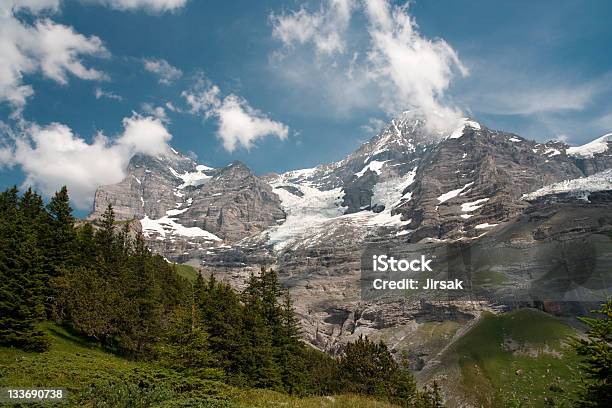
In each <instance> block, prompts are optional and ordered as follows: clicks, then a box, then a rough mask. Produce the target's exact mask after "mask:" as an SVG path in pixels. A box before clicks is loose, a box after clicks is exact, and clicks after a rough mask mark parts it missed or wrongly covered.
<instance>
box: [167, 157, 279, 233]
mask: <svg viewBox="0 0 612 408" xmlns="http://www.w3.org/2000/svg"><path fill="white" fill-rule="evenodd" d="M195 192H197V194H191V195H192V196H193V202H192V204H191V206H190V207H189V209H188V210H187V211H185V212H184V213H182V214H180V215H179V218H178V219H179V222H181V224H183V225H185V226H187V227H201V228H202V229H204V230H206V231H209V232H212V233H213V234H215V235H217V236H219V237H221V238H223V239H225V240H227V241H230V242H233V241H237V240H240V239H242V238H244V237H248V236H250V235H254V234H256V233H258V232H261V231H263V230H264V229H266V228H267V227H269V226H271V225H276V224H277V223H278V222H279V221H281V220H284V218H285V213H284V212H283V210H282V209H281V207H280V200H279V198H278V196H277V195H276V194H275V193H274V192H273V191H272V188H271V187H270V185H269V184H267V183H265V182H264V181H262V180H260V179H259V178H258V177H256V176H255V175H253V173H251V171H250V170H249V169H248V168H247V167H246V166H245V165H244V164H242V163H240V162H235V163H232V164H231V165H230V166H228V167H225V168H223V169H220V170H219V171H218V172H217V174H215V175H214V176H213V177H212V178H211V179H210V180H208V181H207V182H206V183H204V184H203V185H201V186H200V187H197V188H196V189H195V190H194V193H195Z"/></svg>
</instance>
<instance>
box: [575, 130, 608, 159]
mask: <svg viewBox="0 0 612 408" xmlns="http://www.w3.org/2000/svg"><path fill="white" fill-rule="evenodd" d="M609 142H612V133H608V134H605V135H603V136H602V137H600V138H597V139H595V140H593V141H592V142H590V143H587V144H585V145H582V146H578V147H570V148H569V149H567V150H566V153H567V154H568V155H570V156H578V157H593V155H594V154H597V153H603V152H605V151H606V150H608V143H609Z"/></svg>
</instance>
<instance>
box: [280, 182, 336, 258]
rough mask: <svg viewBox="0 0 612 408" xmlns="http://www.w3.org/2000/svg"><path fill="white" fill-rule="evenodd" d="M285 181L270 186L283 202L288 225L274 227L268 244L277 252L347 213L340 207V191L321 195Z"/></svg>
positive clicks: (319, 191)
mask: <svg viewBox="0 0 612 408" xmlns="http://www.w3.org/2000/svg"><path fill="white" fill-rule="evenodd" d="M292 173H295V172H292ZM293 176H294V175H292V176H291V177H293ZM285 179H286V178H284V177H281V178H279V179H277V180H276V181H273V182H272V183H270V184H271V185H272V187H273V188H274V192H275V193H276V194H277V195H278V197H279V198H280V199H281V206H282V208H283V211H285V213H286V214H287V218H286V219H285V222H283V223H282V224H281V225H279V226H275V227H272V228H271V230H270V232H269V236H268V243H269V244H272V245H274V248H275V249H282V248H283V247H284V246H285V245H287V244H288V243H290V241H291V240H293V239H294V238H296V237H297V236H299V235H301V234H303V233H304V232H306V231H307V230H309V229H314V228H317V227H318V226H320V225H321V224H323V223H324V222H325V221H328V220H330V219H332V218H336V217H339V216H341V215H342V214H343V213H344V210H345V208H344V207H342V206H341V204H342V189H341V188H335V189H331V190H327V191H321V190H319V189H317V188H314V187H311V186H308V185H303V184H302V185H301V184H295V183H287V182H284V180H285ZM281 185H282V186H287V185H288V186H291V187H294V188H297V189H299V191H301V192H302V194H303V195H302V196H301V197H299V196H296V195H295V194H292V193H290V192H289V191H287V190H285V189H284V188H280V186H281Z"/></svg>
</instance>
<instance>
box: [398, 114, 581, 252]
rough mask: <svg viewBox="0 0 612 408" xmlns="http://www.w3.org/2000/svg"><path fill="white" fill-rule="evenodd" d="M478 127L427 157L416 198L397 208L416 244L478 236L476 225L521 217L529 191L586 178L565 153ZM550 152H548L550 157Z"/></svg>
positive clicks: (469, 128) (415, 187) (416, 186)
mask: <svg viewBox="0 0 612 408" xmlns="http://www.w3.org/2000/svg"><path fill="white" fill-rule="evenodd" d="M550 149H553V148H552V147H550V146H547V145H541V144H537V143H535V142H533V141H527V140H525V139H523V138H520V137H518V136H516V135H513V134H509V133H505V132H497V131H492V130H489V129H487V128H486V127H484V126H482V125H479V124H475V125H474V126H468V125H466V126H465V128H464V129H463V132H462V134H461V136H459V137H454V138H448V139H445V140H443V141H442V142H440V143H439V144H437V145H436V146H435V147H434V148H432V149H431V150H430V151H429V152H428V153H427V154H426V155H425V156H424V157H423V159H422V161H421V165H420V166H419V168H418V170H417V173H416V177H415V182H414V183H413V184H412V185H411V186H410V187H409V189H408V191H409V192H410V193H411V199H410V200H408V201H406V202H404V203H402V204H401V205H399V206H398V207H396V209H395V211H396V212H397V213H401V214H402V218H403V219H406V220H408V219H411V223H410V224H409V225H408V228H409V229H413V230H416V231H415V232H414V233H413V234H412V235H411V240H412V241H413V242H418V241H419V240H421V239H423V238H425V237H433V238H444V237H450V238H458V237H461V236H469V237H472V236H477V235H479V234H481V233H482V232H484V231H482V230H478V229H475V226H479V225H483V224H486V223H488V224H498V223H500V222H504V221H507V220H509V219H510V218H512V217H513V216H515V215H517V214H519V213H520V212H521V211H522V210H523V209H524V208H525V207H526V206H527V203H525V202H524V201H522V200H521V196H522V194H523V193H524V192H526V191H533V190H536V189H538V188H540V187H541V186H543V185H546V184H551V183H554V182H557V181H561V180H566V179H573V178H577V177H581V176H583V173H582V172H581V171H580V169H579V168H578V167H577V166H576V164H575V161H574V160H573V158H571V157H569V156H567V155H566V154H565V152H564V150H562V151H561V152H559V153H558V154H550V152H551V150H550ZM546 152H548V153H546Z"/></svg>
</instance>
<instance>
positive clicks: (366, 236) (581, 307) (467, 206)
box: [89, 112, 612, 406]
mask: <svg viewBox="0 0 612 408" xmlns="http://www.w3.org/2000/svg"><path fill="white" fill-rule="evenodd" d="M126 174H127V176H126V177H125V179H124V180H123V181H121V182H120V183H118V184H115V185H107V186H100V187H99V188H98V189H97V192H96V196H95V203H94V208H93V212H92V213H91V215H90V216H89V218H90V219H96V218H98V217H100V216H101V214H102V213H103V212H104V211H105V209H106V207H107V205H108V204H112V206H113V208H114V210H115V213H116V216H117V218H118V219H119V220H123V221H127V222H130V223H131V226H132V228H133V230H134V231H142V232H143V234H144V236H145V237H146V240H147V243H148V245H149V247H150V248H151V249H153V250H154V251H156V252H158V253H160V254H162V255H163V256H164V257H165V258H166V259H167V260H168V261H171V262H175V263H180V264H189V265H191V266H194V267H196V268H198V269H199V270H200V271H201V272H202V273H203V274H204V275H205V276H208V275H210V274H214V275H215V277H216V278H217V279H220V280H225V281H227V282H229V283H230V284H232V285H233V286H235V287H236V288H242V287H244V285H245V282H246V280H247V279H248V278H249V276H250V274H251V273H254V272H257V271H259V269H260V267H261V266H267V267H268V266H269V267H272V268H274V269H275V270H277V271H278V273H279V278H280V279H281V281H282V284H283V285H284V286H286V287H287V288H289V290H290V292H291V294H292V298H293V299H294V300H295V309H296V312H297V314H298V315H299V317H300V320H301V326H302V330H303V336H304V339H305V341H307V342H308V343H310V344H312V345H313V346H315V347H317V348H320V349H321V350H325V351H327V352H329V353H332V354H334V353H338V352H339V351H340V350H341V349H342V346H343V345H344V344H346V342H348V341H353V340H355V339H357V338H358V337H359V336H360V335H362V334H363V335H366V336H368V337H370V338H372V339H374V340H376V339H383V340H384V341H385V342H386V343H387V344H388V345H389V347H390V349H391V350H392V352H393V353H394V355H395V356H396V357H397V358H398V359H399V358H402V357H406V358H407V359H408V361H409V363H410V367H411V369H412V370H413V371H414V373H415V376H416V378H417V380H418V381H419V382H420V383H421V384H425V383H428V382H431V381H433V380H436V379H437V380H441V381H440V385H441V386H442V392H443V393H444V394H445V399H446V401H447V402H448V404H449V405H450V406H480V405H483V404H484V405H486V406H495V405H496V404H495V398H496V397H495V395H496V393H499V392H501V391H500V390H502V388H503V387H504V386H505V385H504V383H508V381H510V380H504V379H503V375H506V374H503V375H502V374H500V373H501V371H499V370H500V369H499V368H498V367H497V366H495V365H491V364H493V363H490V364H489V363H482V360H481V357H482V355H480V354H479V353H480V352H483V353H489V351H487V350H489V348H494V347H497V348H495V350H496V352H499V353H501V354H500V355H502V354H503V355H504V356H510V357H511V358H512V359H513V360H512V361H519V360H520V359H521V358H523V359H525V358H535V357H542V358H546V359H550V360H551V361H552V362H550V361H548V360H546V361H547V362H546V364H549V365H550V364H556V363H555V361H560V360H559V359H558V358H556V356H557V355H558V353H561V352H562V350H563V347H564V345H563V344H562V342H559V341H558V338H556V337H554V333H557V331H560V330H565V329H566V328H568V327H569V326H568V324H569V325H572V324H573V323H567V322H570V321H575V320H571V317H573V316H577V315H582V314H585V313H587V312H588V311H589V310H590V309H593V308H594V307H595V306H596V305H598V304H599V303H600V302H601V301H602V300H605V298H606V297H607V296H608V295H609V293H610V282H612V280H611V279H610V274H611V272H612V238H611V237H612V134H608V135H604V136H601V137H599V138H597V139H595V140H593V141H592V142H590V143H588V144H586V145H583V146H580V147H570V146H569V145H567V144H565V143H563V142H560V141H550V142H546V143H537V142H535V141H532V140H527V139H525V138H523V137H521V136H518V135H515V134H512V133H507V132H504V131H497V130H492V129H489V128H487V127H486V126H485V125H484V124H482V123H479V122H478V121H476V120H474V119H468V118H465V119H463V120H462V121H461V123H460V124H459V126H458V127H457V128H456V129H454V130H452V131H449V132H446V133H433V132H431V131H429V130H428V126H427V123H426V122H425V119H424V118H423V117H422V116H420V115H419V114H418V113H414V112H405V113H404V114H402V115H401V116H399V117H397V118H395V119H394V120H392V121H391V122H390V123H389V124H388V125H387V126H386V127H384V128H383V129H382V131H380V133H379V134H378V135H376V136H375V137H373V138H372V139H371V140H369V141H368V142H366V143H364V144H363V145H361V146H359V147H358V148H357V150H355V151H354V152H353V153H352V154H350V155H349V156H347V157H345V158H344V159H342V160H340V161H338V162H334V163H328V164H322V165H319V166H317V167H314V168H310V169H302V170H294V171H289V172H286V173H283V174H266V175H255V174H253V172H252V171H251V170H250V169H249V168H248V167H247V166H246V165H245V164H243V163H241V162H234V163H231V164H229V165H228V166H226V167H223V168H211V167H208V166H205V165H202V164H198V163H197V162H196V161H194V160H192V159H190V158H188V157H186V156H185V155H182V154H181V153H179V152H177V151H175V150H171V151H169V152H168V153H167V154H164V155H159V156H155V157H153V156H146V155H136V156H134V157H132V159H131V161H130V163H129V167H128V169H127V173H126ZM371 248H384V249H385V251H388V252H389V253H394V254H399V255H404V256H405V257H406V258H408V259H414V258H416V257H418V256H419V255H421V254H422V253H423V251H427V253H429V254H435V257H436V264H437V265H438V269H435V270H438V271H439V270H451V269H457V270H462V271H463V272H464V273H465V275H464V276H468V277H469V280H468V283H469V286H470V287H471V288H472V290H471V291H467V292H463V293H466V294H465V295H456V294H453V295H452V296H450V295H449V294H448V292H445V291H438V292H436V293H437V294H428V295H427V296H423V295H422V294H412V295H405V296H399V297H398V296H383V297H378V298H372V299H370V298H368V297H365V296H363V293H362V287H361V285H360V282H361V281H362V274H361V266H362V265H361V262H362V256H363V254H364V253H366V252H367V251H368V250H369V249H371ZM369 259H371V257H370V258H369ZM441 265H442V266H443V267H442V268H440V266H441ZM428 278H432V279H437V278H440V279H444V277H442V276H440V277H436V276H428ZM423 282H425V279H423ZM525 308H530V309H529V310H523V309H525ZM534 309H539V311H537V310H534ZM519 322H521V324H520V325H518V323H519ZM502 323H503V324H505V326H504V327H505V328H504V329H502V330H497V329H496V327H497V326H496V325H500V324H502ZM566 323H567V324H566ZM561 326H562V327H563V329H561V328H560V327H561ZM493 329H495V330H493ZM568 330H569V329H568ZM542 331H544V332H545V333H544V334H542V336H544V337H541V336H540V337H538V335H536V334H537V333H541V332H542ZM564 333H565V332H564ZM545 335H548V336H551V337H550V338H548V337H545ZM462 350H463V351H464V352H465V353H464V354H462ZM491 353H492V354H491ZM493 354H494V353H493V352H490V353H489V354H488V356H489V357H490V356H492V355H493ZM495 355H496V354H495ZM500 358H501V357H500ZM504 358H506V357H504ZM508 361H510V360H508ZM508 364H510V363H508ZM512 364H514V363H512ZM517 364H518V363H517ZM525 364H527V363H525ZM506 369H507V370H510V371H508V372H509V374H507V375H508V376H509V377H508V378H510V379H511V381H515V379H518V380H516V381H523V382H525V383H529V382H532V381H540V380H538V379H539V378H540V377H539V373H540V372H539V371H534V373H537V374H538V375H536V376H534V378H536V377H537V379H533V378H530V377H529V375H531V374H529V372H528V370H527V369H524V368H523V367H520V366H516V367H515V366H513V365H508V366H507V368H504V370H506ZM524 371H525V372H526V373H525V374H524V373H523V372H524ZM492 372H496V374H499V375H498V376H497V377H495V378H493V377H492V376H491V373H492ZM544 375H545V374H544ZM449 379H456V381H448V380H449ZM444 380H447V381H444ZM508 392H509V393H510V392H513V391H508ZM483 398H484V399H483ZM487 398H492V399H487ZM517 398H518V397H517ZM507 400H508V399H507V398H506V399H505V401H507ZM497 406H500V405H497ZM517 406H518V405H517Z"/></svg>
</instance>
